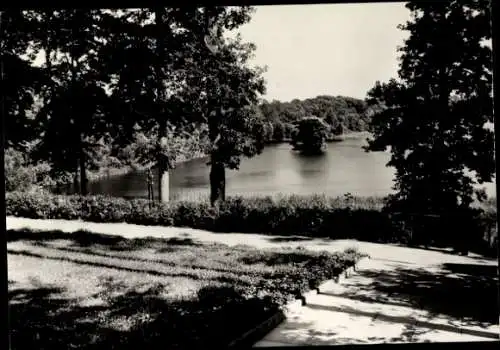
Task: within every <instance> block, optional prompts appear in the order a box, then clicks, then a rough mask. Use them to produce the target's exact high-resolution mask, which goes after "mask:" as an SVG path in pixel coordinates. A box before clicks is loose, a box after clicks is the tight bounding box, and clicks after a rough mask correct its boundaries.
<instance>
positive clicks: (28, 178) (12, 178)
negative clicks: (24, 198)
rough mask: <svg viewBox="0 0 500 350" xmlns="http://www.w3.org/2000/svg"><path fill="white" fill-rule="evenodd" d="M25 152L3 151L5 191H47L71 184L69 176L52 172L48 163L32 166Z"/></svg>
mask: <svg viewBox="0 0 500 350" xmlns="http://www.w3.org/2000/svg"><path fill="white" fill-rule="evenodd" d="M28 158H29V157H28V156H27V155H26V153H25V152H21V151H17V150H15V149H14V148H7V149H6V150H5V161H4V166H5V185H6V191H7V192H10V191H20V192H29V191H36V190H43V191H48V190H50V189H51V188H54V187H57V186H64V185H66V186H67V185H68V184H69V183H71V181H72V178H71V176H70V174H67V173H62V172H54V171H53V170H52V169H51V167H50V165H49V164H48V163H44V162H41V163H37V164H32V163H30V162H29V159H28Z"/></svg>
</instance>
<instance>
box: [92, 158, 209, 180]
mask: <svg viewBox="0 0 500 350" xmlns="http://www.w3.org/2000/svg"><path fill="white" fill-rule="evenodd" d="M205 157H207V155H205V154H203V155H201V154H198V155H196V156H194V157H191V158H187V157H183V158H180V159H179V160H177V161H176V162H175V165H176V166H177V165H179V164H183V163H187V162H189V161H192V160H196V159H201V158H205ZM152 166H153V164H149V165H141V166H125V167H123V168H110V169H106V170H102V171H100V172H99V173H94V174H93V173H91V172H88V174H87V178H88V181H89V182H96V181H101V180H104V179H109V178H112V177H115V176H122V175H127V174H129V173H132V172H137V171H138V172H140V171H144V170H146V169H148V168H150V167H152Z"/></svg>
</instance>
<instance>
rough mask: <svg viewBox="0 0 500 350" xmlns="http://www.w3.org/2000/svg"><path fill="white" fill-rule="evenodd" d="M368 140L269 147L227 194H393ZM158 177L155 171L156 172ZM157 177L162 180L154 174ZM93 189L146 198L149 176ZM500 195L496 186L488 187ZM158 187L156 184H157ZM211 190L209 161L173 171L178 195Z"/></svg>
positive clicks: (388, 174) (389, 171) (234, 176)
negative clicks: (308, 152) (319, 151)
mask: <svg viewBox="0 0 500 350" xmlns="http://www.w3.org/2000/svg"><path fill="white" fill-rule="evenodd" d="M363 144H364V140H354V139H353V140H345V141H343V142H338V143H331V144H329V148H328V151H327V152H326V153H325V154H323V155H319V156H303V155H301V154H299V153H297V152H295V151H292V148H291V146H290V145H287V144H279V145H271V146H268V147H266V149H265V150H264V152H263V153H262V154H260V155H258V156H255V157H253V158H251V159H243V161H242V162H241V166H240V169H239V170H229V171H228V172H227V194H228V195H236V194H239V195H272V194H278V193H294V194H313V193H324V194H326V195H330V196H340V195H343V194H345V193H348V192H350V193H352V194H353V195H359V196H384V195H386V194H388V193H389V192H392V186H393V175H394V170H393V168H388V167H386V166H385V165H386V163H387V162H388V160H389V153H384V152H369V153H368V152H365V151H364V150H363V149H362V148H361V146H362V145H363ZM155 176H156V174H155ZM155 181H158V180H157V178H155ZM89 187H90V191H91V193H105V194H110V195H113V196H120V197H143V198H147V183H146V174H145V173H141V172H136V173H131V174H127V175H122V176H116V177H113V178H109V179H104V180H101V181H99V182H95V183H91V184H90V186H89ZM485 187H486V188H487V192H488V194H489V195H493V196H494V195H495V194H496V190H495V184H494V183H488V184H486V185H485ZM155 190H156V188H155ZM208 192H209V167H208V166H207V159H206V158H204V159H196V160H192V161H189V162H186V163H182V164H178V165H177V167H176V169H174V170H173V171H172V172H171V175H170V193H171V196H172V197H173V198H193V194H197V195H200V194H206V195H208Z"/></svg>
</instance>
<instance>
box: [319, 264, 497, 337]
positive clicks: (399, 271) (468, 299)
mask: <svg viewBox="0 0 500 350" xmlns="http://www.w3.org/2000/svg"><path fill="white" fill-rule="evenodd" d="M440 268H441V269H439V271H430V270H427V269H425V268H416V269H412V268H402V267H395V268H394V269H391V270H378V269H377V270H375V269H374V270H370V269H363V270H360V271H358V272H357V275H358V276H359V278H356V277H354V278H353V279H352V280H350V281H349V282H348V284H349V286H350V288H349V291H345V292H342V293H334V294H331V295H333V296H336V297H344V298H349V299H353V300H359V301H363V302H373V303H381V304H388V305H396V306H406V307H412V308H416V309H422V310H426V311H428V312H430V314H431V315H432V314H435V315H437V314H441V315H443V316H445V317H446V316H447V317H449V318H450V319H458V320H460V321H461V323H462V324H463V325H464V326H478V327H481V328H485V327H488V326H490V325H492V324H498V318H499V303H498V300H499V293H498V274H497V266H486V265H478V264H454V263H445V264H442V265H441V266H440ZM363 279H364V280H365V281H363ZM366 279H369V280H370V281H371V282H370V283H368V284H367V283H366ZM322 294H326V293H322ZM326 295H328V294H326Z"/></svg>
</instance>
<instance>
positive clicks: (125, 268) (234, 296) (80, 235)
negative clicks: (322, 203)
mask: <svg viewBox="0 0 500 350" xmlns="http://www.w3.org/2000/svg"><path fill="white" fill-rule="evenodd" d="M359 256H360V254H359V253H357V252H356V251H354V250H349V251H347V252H341V253H335V254H327V253H318V252H309V251H305V250H298V249H297V250H291V249H290V250H286V249H282V250H257V249H254V248H251V247H246V246H237V247H228V246H225V245H222V244H201V243H196V242H193V241H191V240H190V239H188V238H171V239H152V238H145V239H125V238H121V237H113V236H106V235H97V234H92V233H88V232H84V231H80V232H77V233H73V234H66V233H63V232H60V231H53V232H32V231H28V230H22V231H9V232H8V269H9V270H8V272H9V301H10V314H9V316H10V327H11V342H12V349H24V348H33V349H49V348H50V349H74V348H76V349H97V348H99V349H100V348H103V349H104V348H105V349H113V348H122V347H125V346H127V347H129V346H132V347H134V346H141V345H147V346H148V348H160V347H161V348H162V349H165V348H167V349H169V348H187V347H193V346H194V347H198V348H199V347H206V346H209V345H214V346H222V347H223V346H225V345H227V344H228V343H229V342H231V341H232V340H234V339H235V338H236V337H238V336H240V335H242V334H243V333H244V332H246V331H248V330H249V329H251V328H253V327H254V326H256V325H257V324H258V323H260V322H262V321H264V320H265V319H267V318H268V317H269V316H271V315H273V314H274V313H275V312H276V311H277V310H278V309H279V308H280V307H281V306H282V305H284V303H285V301H286V300H287V299H290V298H293V297H294V296H295V294H296V293H297V292H298V291H303V290H306V289H308V288H310V287H314V286H315V285H316V284H317V283H319V282H320V281H322V280H326V279H328V278H330V277H332V276H333V275H335V274H337V273H338V272H339V271H340V270H342V269H343V268H345V267H346V266H349V265H351V264H352V263H353V262H354V261H355V260H356V259H358V258H359ZM156 344H158V345H156Z"/></svg>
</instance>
